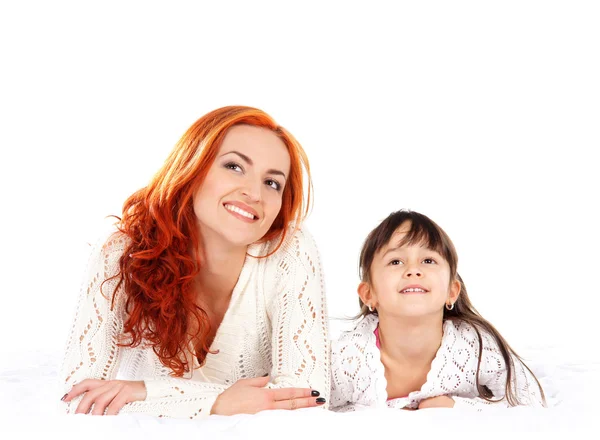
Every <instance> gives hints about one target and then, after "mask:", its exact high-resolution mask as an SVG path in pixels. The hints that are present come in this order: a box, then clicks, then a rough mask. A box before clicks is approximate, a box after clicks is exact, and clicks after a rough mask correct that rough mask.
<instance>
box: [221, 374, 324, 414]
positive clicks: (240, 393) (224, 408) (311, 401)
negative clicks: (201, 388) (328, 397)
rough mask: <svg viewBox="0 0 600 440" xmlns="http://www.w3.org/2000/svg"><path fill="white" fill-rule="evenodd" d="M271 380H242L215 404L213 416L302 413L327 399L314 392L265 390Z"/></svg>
mask: <svg viewBox="0 0 600 440" xmlns="http://www.w3.org/2000/svg"><path fill="white" fill-rule="evenodd" d="M268 382H269V378H268V377H267V376H265V377H255V378H253V379H240V380H238V381H237V382H236V383H234V384H233V385H232V386H231V387H229V388H227V389H226V390H225V391H223V392H222V393H221V394H219V397H217V400H216V401H215V403H214V405H213V407H212V409H211V411H210V413H211V414H218V415H223V416H230V415H234V414H255V413H257V412H259V411H263V410H267V409H298V408H311V407H313V406H318V405H323V404H324V403H325V399H324V398H322V397H319V398H317V397H318V396H319V392H318V391H314V390H311V389H310V388H278V389H268V388H264V387H265V386H266V385H267V383H268Z"/></svg>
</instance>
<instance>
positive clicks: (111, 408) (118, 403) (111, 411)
mask: <svg viewBox="0 0 600 440" xmlns="http://www.w3.org/2000/svg"><path fill="white" fill-rule="evenodd" d="M127 403H129V402H127V398H126V397H125V395H124V394H123V393H120V394H117V396H116V397H115V398H114V399H113V400H112V402H110V404H109V405H108V408H107V409H106V415H107V416H116V415H117V414H119V412H120V411H121V409H122V408H123V407H124V406H125V405H126V404H127Z"/></svg>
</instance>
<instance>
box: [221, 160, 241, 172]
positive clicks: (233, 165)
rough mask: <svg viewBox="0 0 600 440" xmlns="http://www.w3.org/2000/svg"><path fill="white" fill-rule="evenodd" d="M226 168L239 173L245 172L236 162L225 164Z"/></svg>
mask: <svg viewBox="0 0 600 440" xmlns="http://www.w3.org/2000/svg"><path fill="white" fill-rule="evenodd" d="M225 168H227V169H229V170H233V171H238V172H241V171H244V170H243V169H242V167H241V166H240V165H238V164H237V163H235V162H227V163H226V164H225Z"/></svg>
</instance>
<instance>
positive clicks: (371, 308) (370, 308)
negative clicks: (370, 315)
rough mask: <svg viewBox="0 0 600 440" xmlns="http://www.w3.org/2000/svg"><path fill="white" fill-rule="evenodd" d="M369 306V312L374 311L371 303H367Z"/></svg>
mask: <svg viewBox="0 0 600 440" xmlns="http://www.w3.org/2000/svg"><path fill="white" fill-rule="evenodd" d="M367 307H368V308H369V312H372V311H373V307H371V305H370V304H369V305H367Z"/></svg>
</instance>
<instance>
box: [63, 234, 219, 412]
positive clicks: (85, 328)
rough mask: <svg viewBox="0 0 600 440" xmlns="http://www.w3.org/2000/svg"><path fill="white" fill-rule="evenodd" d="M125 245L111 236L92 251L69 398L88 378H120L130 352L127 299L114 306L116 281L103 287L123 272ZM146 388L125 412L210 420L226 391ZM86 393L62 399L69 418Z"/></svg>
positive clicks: (70, 348)
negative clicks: (122, 341) (125, 339)
mask: <svg viewBox="0 0 600 440" xmlns="http://www.w3.org/2000/svg"><path fill="white" fill-rule="evenodd" d="M125 245H126V241H125V237H123V236H122V235H119V234H111V236H110V237H109V238H108V239H107V240H101V241H99V242H98V243H97V244H96V246H94V247H93V248H92V251H91V254H90V258H89V261H88V265H87V270H86V275H85V279H84V282H83V285H82V287H81V291H80V296H79V300H78V305H77V309H76V313H75V319H74V322H73V325H72V327H71V331H70V335H69V338H68V342H67V347H66V351H65V357H64V361H63V365H62V368H61V374H60V380H61V382H62V386H63V387H64V391H65V393H68V392H69V391H70V390H71V389H72V387H73V386H74V385H76V384H79V383H81V382H82V381H84V380H86V379H99V380H101V381H111V382H112V381H114V379H115V377H116V375H117V372H118V368H119V360H120V357H121V356H122V353H123V351H124V350H127V348H123V347H119V346H118V345H117V343H118V340H119V339H118V338H119V335H121V333H122V331H123V324H124V311H123V308H124V301H123V299H124V298H123V297H122V296H123V292H122V291H119V292H118V294H117V297H116V298H115V300H114V305H113V301H112V298H113V292H114V289H115V286H116V284H117V279H114V280H110V281H107V282H105V283H104V284H102V283H103V281H104V280H106V279H108V278H110V277H112V276H113V275H115V274H117V273H118V272H119V258H120V257H121V255H122V253H123V251H124V249H125ZM114 382H115V383H117V382H120V383H123V382H124V381H114ZM107 385H108V382H107ZM145 387H146V397H145V400H143V401H136V402H130V403H127V404H126V405H125V406H124V407H123V409H121V411H120V412H121V413H128V412H141V413H145V414H149V415H155V416H167V417H168V416H170V417H198V416H201V415H205V414H206V415H208V414H210V409H211V407H212V405H213V403H214V402H215V400H216V398H217V396H218V395H219V394H220V393H222V392H223V391H224V390H225V386H224V385H220V384H211V383H202V382H195V381H194V382H193V381H190V380H187V379H176V378H153V379H149V380H146V381H145ZM85 394H86V393H84V394H79V395H76V396H67V397H66V398H65V399H64V400H65V403H66V408H65V409H66V411H67V413H74V412H75V411H76V410H77V408H78V406H79V403H80V402H81V400H82V397H84V396H85ZM80 409H81V408H80Z"/></svg>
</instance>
